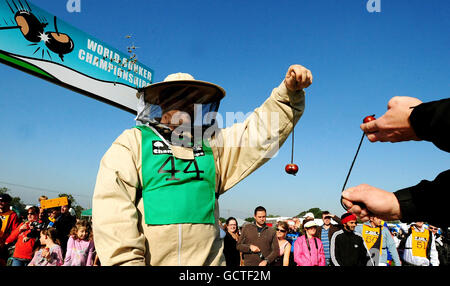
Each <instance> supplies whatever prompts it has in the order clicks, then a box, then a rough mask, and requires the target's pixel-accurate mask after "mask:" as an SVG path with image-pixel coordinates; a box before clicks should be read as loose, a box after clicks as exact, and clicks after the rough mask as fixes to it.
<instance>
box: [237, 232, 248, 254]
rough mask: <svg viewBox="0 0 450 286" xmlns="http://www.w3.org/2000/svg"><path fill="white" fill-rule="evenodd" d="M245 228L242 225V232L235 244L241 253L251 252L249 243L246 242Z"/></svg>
mask: <svg viewBox="0 0 450 286" xmlns="http://www.w3.org/2000/svg"><path fill="white" fill-rule="evenodd" d="M246 230H247V229H246V228H245V227H244V228H243V229H242V234H241V236H239V240H238V242H237V244H236V249H237V250H238V251H239V252H242V253H251V251H250V243H248V242H247V231H246Z"/></svg>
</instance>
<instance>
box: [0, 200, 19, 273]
mask: <svg viewBox="0 0 450 286" xmlns="http://www.w3.org/2000/svg"><path fill="white" fill-rule="evenodd" d="M11 201H12V198H11V196H10V195H8V194H0V219H1V229H0V266H4V265H6V261H7V260H8V256H9V253H8V247H7V246H5V241H6V239H7V238H8V236H9V235H10V234H11V232H12V231H14V230H15V229H16V228H18V227H19V225H20V221H19V217H18V216H17V214H16V213H15V212H14V211H12V210H11Z"/></svg>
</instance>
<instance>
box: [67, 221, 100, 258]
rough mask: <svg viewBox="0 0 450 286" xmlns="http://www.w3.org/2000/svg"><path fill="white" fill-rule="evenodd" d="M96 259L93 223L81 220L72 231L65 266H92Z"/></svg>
mask: <svg viewBox="0 0 450 286" xmlns="http://www.w3.org/2000/svg"><path fill="white" fill-rule="evenodd" d="M93 260H94V241H93V239H92V228H91V224H90V223H89V222H88V221H86V220H79V221H78V222H77V223H76V224H75V226H74V227H73V228H72V230H71V232H70V238H69V240H68V241H67V253H66V259H65V260H64V266H92V265H93Z"/></svg>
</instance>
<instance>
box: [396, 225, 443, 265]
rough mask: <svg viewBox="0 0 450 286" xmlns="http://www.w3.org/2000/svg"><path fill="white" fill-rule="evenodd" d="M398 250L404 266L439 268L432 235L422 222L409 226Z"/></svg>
mask: <svg viewBox="0 0 450 286" xmlns="http://www.w3.org/2000/svg"><path fill="white" fill-rule="evenodd" d="M398 248H399V251H400V253H401V258H402V261H403V265H405V266H430V265H431V266H439V258H438V252H437V250H436V243H435V238H434V235H433V233H432V232H431V231H430V230H429V229H427V228H425V225H424V222H423V221H417V222H414V223H412V224H411V225H410V228H409V231H408V234H407V235H406V237H405V238H403V239H402V241H401V242H400V245H399V247H398Z"/></svg>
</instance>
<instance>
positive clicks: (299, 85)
mask: <svg viewBox="0 0 450 286" xmlns="http://www.w3.org/2000/svg"><path fill="white" fill-rule="evenodd" d="M312 81H313V76H312V73H311V71H310V70H308V69H307V68H305V67H303V66H301V65H292V66H290V67H289V69H288V71H287V73H286V78H285V79H284V84H285V85H286V87H287V89H289V90H290V91H297V90H302V89H304V88H307V87H308V86H310V85H311V84H312Z"/></svg>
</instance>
